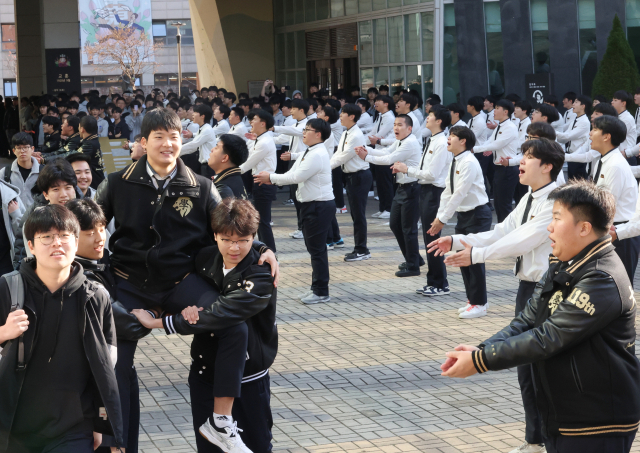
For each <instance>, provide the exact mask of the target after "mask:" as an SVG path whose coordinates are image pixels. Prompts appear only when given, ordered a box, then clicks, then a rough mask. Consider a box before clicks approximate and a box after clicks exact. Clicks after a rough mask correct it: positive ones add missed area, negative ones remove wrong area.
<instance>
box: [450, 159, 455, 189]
mask: <svg viewBox="0 0 640 453" xmlns="http://www.w3.org/2000/svg"><path fill="white" fill-rule="evenodd" d="M455 172H456V158H455V157H454V158H453V162H451V171H450V172H449V185H450V186H451V193H452V194H453V191H454V185H453V175H454V174H455Z"/></svg>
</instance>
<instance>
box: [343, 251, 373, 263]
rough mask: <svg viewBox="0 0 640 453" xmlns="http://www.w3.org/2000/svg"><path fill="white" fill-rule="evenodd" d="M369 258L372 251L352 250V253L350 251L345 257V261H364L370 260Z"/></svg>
mask: <svg viewBox="0 0 640 453" xmlns="http://www.w3.org/2000/svg"><path fill="white" fill-rule="evenodd" d="M369 258H371V253H358V252H352V253H348V254H347V255H346V256H345V257H344V260H345V261H364V260H368V259H369Z"/></svg>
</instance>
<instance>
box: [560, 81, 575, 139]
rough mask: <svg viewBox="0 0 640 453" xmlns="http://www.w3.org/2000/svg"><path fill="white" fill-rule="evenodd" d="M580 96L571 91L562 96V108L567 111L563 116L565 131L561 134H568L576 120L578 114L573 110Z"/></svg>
mask: <svg viewBox="0 0 640 453" xmlns="http://www.w3.org/2000/svg"><path fill="white" fill-rule="evenodd" d="M577 97H578V95H577V94H575V93H574V92H573V91H569V92H567V93H565V95H564V96H562V106H563V107H564V108H565V109H567V110H566V111H565V112H564V113H563V114H562V122H563V124H564V127H563V130H562V131H561V132H567V130H568V129H569V128H571V125H572V124H573V120H575V119H576V116H577V115H576V112H575V111H574V110H573V103H574V102H575V101H576V99H577Z"/></svg>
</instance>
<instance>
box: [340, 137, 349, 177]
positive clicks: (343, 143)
mask: <svg viewBox="0 0 640 453" xmlns="http://www.w3.org/2000/svg"><path fill="white" fill-rule="evenodd" d="M348 135H349V131H348V130H347V131H345V132H344V141H343V142H342V147H341V148H340V151H344V145H345V143H347V136H348ZM342 171H344V164H342Z"/></svg>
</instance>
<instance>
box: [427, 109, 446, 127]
mask: <svg viewBox="0 0 640 453" xmlns="http://www.w3.org/2000/svg"><path fill="white" fill-rule="evenodd" d="M431 114H433V116H435V117H436V120H440V121H442V123H441V124H440V127H441V128H442V130H445V129H446V128H448V127H449V126H451V112H450V111H449V109H446V108H444V107H436V108H432V109H431V110H429V115H431Z"/></svg>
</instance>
